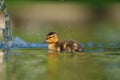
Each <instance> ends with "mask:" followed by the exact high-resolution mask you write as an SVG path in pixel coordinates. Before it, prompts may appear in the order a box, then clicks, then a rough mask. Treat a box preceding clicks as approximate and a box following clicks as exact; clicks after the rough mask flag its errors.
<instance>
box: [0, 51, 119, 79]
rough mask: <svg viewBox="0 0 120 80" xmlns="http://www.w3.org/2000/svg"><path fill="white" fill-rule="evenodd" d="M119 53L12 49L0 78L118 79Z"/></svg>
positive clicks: (4, 62) (2, 63) (3, 64)
mask: <svg viewBox="0 0 120 80" xmlns="http://www.w3.org/2000/svg"><path fill="white" fill-rule="evenodd" d="M119 74H120V55H117V54H116V55H112V54H108V53H82V52H81V53H73V54H71V53H56V52H49V53H48V52H47V50H14V51H12V53H11V55H10V60H9V61H3V62H2V58H1V63H0V80H120V76H119Z"/></svg>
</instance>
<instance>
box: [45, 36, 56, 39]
mask: <svg viewBox="0 0 120 80" xmlns="http://www.w3.org/2000/svg"><path fill="white" fill-rule="evenodd" d="M53 37H54V36H50V37H48V38H46V39H50V38H53Z"/></svg>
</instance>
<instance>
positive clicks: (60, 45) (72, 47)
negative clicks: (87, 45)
mask: <svg viewBox="0 0 120 80" xmlns="http://www.w3.org/2000/svg"><path fill="white" fill-rule="evenodd" d="M46 42H47V43H48V49H49V50H53V51H58V52H59V51H60V52H80V51H83V48H82V46H81V45H80V44H78V43H77V42H75V41H72V40H67V41H59V38H58V34H57V33H56V32H50V33H48V34H47V35H46Z"/></svg>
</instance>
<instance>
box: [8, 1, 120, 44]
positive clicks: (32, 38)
mask: <svg viewBox="0 0 120 80" xmlns="http://www.w3.org/2000/svg"><path fill="white" fill-rule="evenodd" d="M6 4H7V8H8V10H9V12H10V15H11V26H12V28H13V35H14V36H19V37H21V38H23V39H24V40H26V41H29V42H43V41H44V40H45V36H46V34H47V33H48V32H51V31H55V32H57V33H58V34H59V36H60V39H61V40H66V39H74V40H76V41H79V42H89V41H93V42H105V43H107V42H120V37H119V34H120V3H119V1H117V0H114V1H113V0H6Z"/></svg>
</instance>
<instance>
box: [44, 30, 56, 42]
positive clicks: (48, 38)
mask: <svg viewBox="0 0 120 80" xmlns="http://www.w3.org/2000/svg"><path fill="white" fill-rule="evenodd" d="M46 42H47V43H48V44H56V43H57V42H58V35H57V33H56V32H50V33H48V34H47V35H46Z"/></svg>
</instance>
